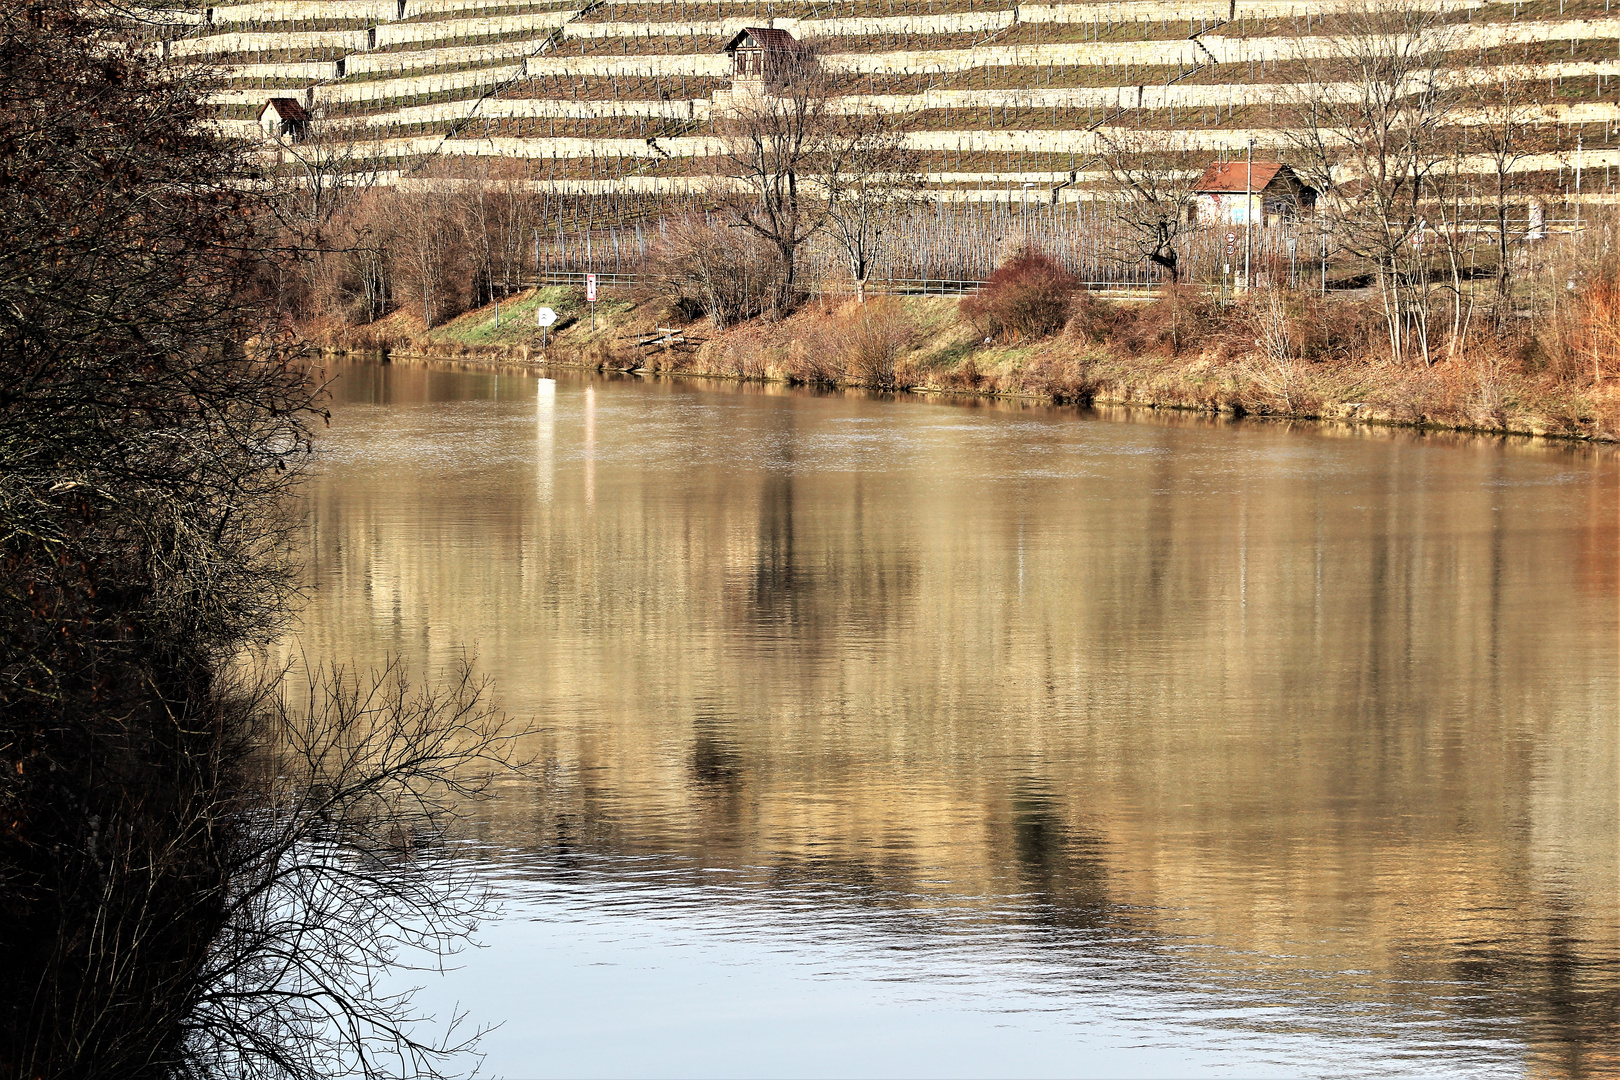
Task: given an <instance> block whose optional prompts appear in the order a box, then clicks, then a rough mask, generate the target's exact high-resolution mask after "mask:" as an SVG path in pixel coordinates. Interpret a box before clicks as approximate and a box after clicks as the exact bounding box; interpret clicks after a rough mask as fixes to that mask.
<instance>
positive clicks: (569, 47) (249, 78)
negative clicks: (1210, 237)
mask: <svg viewBox="0 0 1620 1080" xmlns="http://www.w3.org/2000/svg"><path fill="white" fill-rule="evenodd" d="M1357 2H1358V0H1318V2H1315V3H1302V2H1299V0H1095V2H1081V3H1040V4H1015V3H1009V2H1007V0H844V2H828V3H816V2H813V0H791V2H782V3H774V2H771V0H704V2H686V0H646V2H639V0H612V2H599V3H588V2H585V0H572V2H549V0H548V2H534V3H491V2H490V0H257V2H250V3H238V4H229V5H220V6H215V7H205V6H203V5H202V4H201V2H200V0H195V2H193V3H191V4H190V5H189V6H171V7H165V8H161V9H155V10H150V11H148V12H147V13H146V15H145V21H144V23H143V25H142V26H141V30H140V32H141V33H142V34H143V35H144V36H145V37H146V39H147V45H148V47H149V48H150V49H151V50H152V52H153V54H154V55H157V56H163V57H167V58H169V60H170V61H171V62H182V63H200V64H207V65H211V66H213V67H215V68H217V69H218V70H219V72H220V73H221V76H222V79H221V83H220V86H219V88H218V90H217V91H216V92H215V94H214V98H213V100H214V102H215V104H217V106H218V107H219V116H220V123H221V124H223V125H224V126H226V127H227V128H228V129H231V130H233V131H237V132H240V133H241V134H243V135H244V136H247V137H250V138H255V139H259V140H261V141H262V142H263V143H264V145H265V149H264V156H265V158H266V159H267V161H268V162H269V163H270V164H271V166H272V168H276V169H280V170H283V171H284V172H286V173H288V174H291V175H293V176H294V177H297V176H299V175H300V174H302V173H306V172H309V171H310V170H311V169H316V170H319V171H322V172H323V173H325V174H336V173H343V174H346V175H348V176H349V177H351V178H352V179H354V180H355V181H356V182H357V183H363V184H364V185H366V186H372V185H376V184H382V185H390V184H398V183H406V184H410V183H414V182H417V181H418V180H421V179H422V178H425V177H427V176H428V175H429V174H432V175H433V176H443V175H445V174H446V172H447V171H451V172H453V171H456V170H458V169H459V170H462V171H466V170H470V169H476V170H483V173H482V174H483V175H488V174H489V173H488V170H489V169H491V168H494V169H496V170H497V171H498V172H499V173H500V174H501V175H502V176H508V177H517V178H519V179H521V181H522V183H523V184H524V186H525V187H526V189H527V190H529V191H530V192H532V193H547V194H549V195H554V196H558V197H560V198H575V199H587V200H590V199H602V198H604V197H606V196H609V195H622V196H625V197H626V200H627V201H624V202H623V205H625V206H631V205H633V206H635V207H637V208H638V209H637V210H635V212H634V214H632V215H631V216H629V217H625V216H623V214H620V213H617V212H615V213H613V214H607V213H599V212H598V211H599V210H600V208H587V209H586V211H585V212H584V215H583V220H584V221H586V222H589V223H590V224H589V225H588V226H587V227H588V228H595V227H598V223H601V224H600V227H603V228H608V229H616V228H633V227H635V224H634V223H635V221H637V220H645V219H646V218H649V217H656V216H658V214H659V213H660V212H661V211H660V210H659V209H658V206H659V199H660V197H662V198H664V199H665V200H666V201H668V200H674V201H676V202H678V203H682V204H683V205H690V204H694V203H701V202H702V200H703V193H704V192H705V191H709V190H713V188H712V183H711V178H712V177H713V175H714V174H715V173H716V171H717V164H716V163H717V155H718V154H719V153H720V151H721V149H722V146H721V139H720V134H719V132H718V130H717V126H716V121H717V117H719V116H721V115H722V110H723V106H722V107H717V104H716V95H717V94H720V95H721V98H722V99H723V98H724V96H725V92H726V91H727V90H728V89H729V88H730V86H731V78H730V61H729V59H728V57H727V56H726V55H725V54H724V52H723V47H724V45H725V43H726V42H727V41H728V40H729V39H730V38H731V36H732V35H734V34H735V33H736V32H737V31H739V30H740V29H742V28H744V27H750V26H762V27H772V28H776V29H782V30H787V31H789V32H790V33H791V34H793V35H794V37H795V38H796V39H798V40H801V41H803V40H814V41H816V42H818V49H819V53H820V56H821V60H820V63H821V65H822V68H823V70H824V71H826V72H828V73H829V75H830V77H831V78H832V79H833V80H834V81H835V84H836V90H837V97H836V98H835V99H834V101H833V104H832V108H833V110H834V111H845V112H850V113H859V112H862V111H871V112H880V113H884V114H886V115H890V116H896V117H901V118H902V122H903V125H904V128H905V130H906V136H905V137H906V140H907V141H908V142H909V145H910V146H911V147H912V148H914V149H915V150H916V151H918V153H919V157H918V159H917V160H918V162H919V164H920V167H921V169H922V170H923V172H924V179H925V182H926V187H927V188H928V189H929V190H930V192H931V193H932V196H933V197H934V200H935V202H936V203H937V204H940V205H943V206H956V207H961V206H963V205H966V204H975V203H988V204H1003V205H1007V206H1009V207H1018V208H1026V209H1028V208H1033V206H1034V205H1036V204H1038V205H1042V206H1046V207H1052V206H1054V205H1055V204H1069V203H1085V202H1090V201H1093V200H1095V199H1096V198H1098V197H1099V196H1101V195H1104V194H1106V192H1105V190H1104V189H1105V188H1106V187H1107V185H1104V184H1102V183H1101V180H1102V178H1103V173H1102V171H1100V169H1099V167H1098V164H1097V163H1098V158H1099V155H1100V154H1102V153H1104V152H1105V151H1106V150H1107V149H1108V148H1109V147H1110V146H1114V145H1117V143H1118V141H1119V140H1121V139H1124V138H1127V137H1140V135H1141V133H1143V132H1150V133H1157V135H1155V136H1154V137H1155V138H1161V139H1163V140H1169V141H1170V142H1172V143H1173V144H1174V148H1175V153H1176V154H1178V155H1179V156H1180V157H1179V159H1180V163H1181V167H1182V168H1183V169H1184V170H1185V172H1186V173H1188V174H1190V175H1196V173H1197V172H1198V171H1199V170H1201V169H1202V168H1204V166H1205V165H1207V164H1208V163H1209V162H1211V161H1219V160H1230V159H1237V158H1239V157H1242V156H1243V155H1245V154H1247V153H1249V152H1250V147H1251V146H1252V147H1253V154H1254V155H1255V158H1256V159H1257V160H1282V161H1286V160H1289V158H1290V155H1291V154H1293V153H1294V152H1295V150H1296V149H1297V144H1296V140H1295V138H1294V137H1292V136H1291V135H1290V132H1297V131H1298V129H1299V127H1300V125H1301V124H1302V122H1303V121H1302V117H1301V108H1302V101H1301V97H1300V93H1299V89H1298V88H1299V86H1300V85H1301V83H1303V82H1306V81H1308V80H1310V79H1311V78H1312V77H1313V76H1315V75H1317V74H1319V70H1320V68H1321V66H1322V65H1324V64H1333V63H1340V62H1342V61H1343V60H1344V59H1345V56H1344V53H1345V51H1346V49H1347V46H1346V44H1345V38H1344V36H1343V33H1344V27H1345V25H1346V20H1347V19H1348V18H1349V17H1350V16H1349V14H1348V13H1349V12H1351V11H1352V10H1354V5H1355V4H1356V3H1357ZM1403 2H1408V3H1411V4H1414V5H1416V6H1418V7H1420V8H1422V10H1424V11H1426V12H1430V13H1433V14H1434V15H1435V16H1437V17H1436V18H1435V19H1434V20H1433V21H1432V24H1431V25H1432V27H1434V30H1433V32H1436V33H1441V34H1443V35H1445V49H1446V50H1447V51H1448V53H1449V57H1450V61H1449V63H1448V70H1447V71H1446V73H1445V78H1446V79H1447V80H1450V81H1451V82H1452V83H1454V84H1466V85H1470V86H1472V85H1478V86H1493V85H1499V84H1500V85H1502V86H1506V85H1507V84H1509V83H1513V84H1515V85H1524V86H1532V87H1534V88H1535V89H1536V99H1537V101H1538V102H1539V104H1538V106H1537V112H1536V115H1535V119H1534V121H1533V122H1531V123H1530V124H1529V125H1528V127H1529V128H1530V129H1531V130H1530V131H1529V133H1528V136H1527V137H1526V138H1522V139H1521V140H1520V142H1521V143H1522V145H1521V146H1520V148H1519V152H1516V153H1515V154H1514V156H1513V160H1512V161H1511V162H1510V163H1508V166H1507V167H1508V168H1509V169H1510V170H1511V171H1513V172H1514V173H1515V175H1516V177H1517V178H1518V179H1517V180H1516V181H1515V183H1516V190H1517V191H1518V192H1519V193H1520V195H1521V196H1522V195H1523V193H1525V192H1534V193H1535V197H1536V201H1538V202H1540V203H1543V204H1544V205H1545V207H1546V210H1545V213H1546V214H1547V216H1548V218H1549V219H1551V220H1556V219H1558V218H1559V217H1560V216H1563V217H1568V216H1570V215H1571V214H1572V213H1573V204H1572V200H1573V199H1574V197H1575V193H1576V189H1577V187H1579V191H1580V196H1581V198H1582V199H1583V200H1584V201H1585V202H1587V203H1601V202H1605V201H1608V200H1609V199H1610V198H1611V197H1612V194H1613V190H1614V185H1615V183H1616V181H1617V180H1620V176H1617V172H1620V170H1617V169H1616V166H1617V165H1620V107H1617V105H1616V93H1617V90H1620V11H1617V12H1611V11H1610V8H1609V0H1533V2H1529V3H1515V2H1513V0H1403ZM1330 89H1331V88H1330ZM1346 92H1354V88H1351V87H1347V88H1346ZM272 98H292V99H294V100H295V101H297V102H299V103H300V104H301V105H302V106H303V107H304V108H305V109H307V110H308V113H309V115H310V117H311V118H312V119H311V120H310V122H309V124H308V127H307V129H306V132H305V134H306V136H307V137H305V138H304V139H302V140H301V141H300V142H297V143H294V142H293V141H291V140H276V139H271V138H268V137H266V136H265V135H264V133H263V132H262V131H261V129H260V128H259V126H258V121H257V119H256V118H257V117H258V115H259V113H260V111H261V110H262V109H263V108H264V107H265V104H266V103H267V102H268V101H269V100H270V99H272ZM1489 121H1490V116H1489V115H1487V113H1486V112H1481V111H1480V110H1473V111H1472V112H1471V111H1470V110H1469V109H1453V110H1451V111H1450V112H1449V113H1448V115H1447V117H1446V120H1445V123H1447V124H1451V125H1458V126H1463V127H1466V126H1468V125H1470V124H1482V123H1488V122H1489ZM1521 126H1522V125H1521ZM1476 157H1477V156H1476ZM1487 164H1488V163H1484V162H1481V161H1479V160H1473V161H1470V162H1468V163H1465V167H1466V168H1468V169H1471V170H1474V171H1475V172H1477V173H1478V174H1479V188H1480V193H1481V194H1480V195H1479V197H1478V198H1473V199H1472V201H1474V202H1478V203H1483V202H1484V201H1485V195H1486V194H1487V189H1488V188H1489V180H1490V173H1491V172H1492V170H1491V168H1488V167H1487ZM1577 176H1579V177H1580V179H1579V180H1577ZM1116 188H1117V185H1116ZM616 205H617V204H616ZM666 209H667V207H666ZM1539 212H1540V211H1539V210H1538V213H1539ZM1513 213H1514V214H1516V215H1517V216H1518V217H1519V218H1520V219H1524V218H1526V217H1527V215H1528V214H1529V213H1530V211H1529V209H1528V205H1527V203H1526V202H1525V200H1524V198H1523V197H1520V198H1519V200H1518V202H1517V203H1516V205H1515V207H1514V210H1513ZM1075 214H1077V215H1079V216H1078V217H1077V218H1076V219H1075V220H1076V221H1079V220H1081V219H1084V218H1085V215H1086V214H1087V211H1085V210H1076V211H1075ZM576 216H578V215H576ZM936 216H937V215H936ZM970 216H971V215H970ZM1479 216H1481V217H1483V216H1486V210H1485V208H1484V207H1483V206H1481V207H1480V210H1479ZM962 220H963V221H964V222H966V221H967V220H968V219H967V218H963V219H962ZM986 220H990V219H986ZM940 228H941V230H944V227H943V226H941V227H940ZM1043 228H1044V226H1043ZM917 229H920V230H922V232H926V231H927V229H926V228H925V227H924V226H917ZM964 229H965V232H964V233H963V235H975V236H976V235H979V234H980V233H985V234H986V235H989V233H987V232H986V230H984V229H979V228H978V227H977V226H973V227H966V226H964ZM944 231H948V230H944ZM944 231H942V232H941V238H940V239H938V244H941V245H944V248H947V249H949V250H951V251H961V252H963V253H964V254H963V255H962V258H961V259H960V260H959V263H960V265H958V266H957V267H956V273H955V275H954V276H957V277H967V276H972V275H982V274H983V273H985V272H987V269H986V268H987V266H988V265H989V264H990V263H989V261H990V260H993V258H994V251H993V250H985V245H982V244H977V245H975V244H965V243H962V242H957V241H954V240H949V239H948V238H946V237H945V236H944ZM959 231H960V230H959ZM919 235H920V234H919ZM559 242H561V241H559ZM636 242H637V244H640V245H644V243H645V238H644V237H641V236H638V239H637V241H636ZM612 243H613V244H614V245H615V249H616V250H620V251H622V250H624V246H625V244H626V243H628V241H626V240H624V238H622V237H618V236H616V235H615V236H614V238H613V241H612ZM1316 243H1317V241H1315V240H1314V239H1313V240H1310V241H1309V244H1310V245H1316ZM564 246H566V244H565V245H564ZM576 246H578V245H576ZM535 247H536V251H535V253H534V263H535V268H536V269H538V268H539V266H540V265H541V264H543V263H546V262H547V260H548V256H547V255H546V254H545V253H544V252H542V251H540V250H539V248H540V244H539V243H538V241H537V242H536V245H535ZM990 247H991V248H993V247H994V245H990ZM1191 254H1192V253H1191V252H1189V255H1191ZM886 258H887V259H888V262H887V263H886V264H885V266H886V271H887V272H888V273H891V274H893V275H896V276H919V277H920V276H925V275H926V274H927V273H930V272H939V271H941V269H942V268H941V266H940V263H941V260H940V259H938V258H936V257H935V256H934V255H929V256H926V257H924V256H920V255H919V256H917V257H916V258H913V259H911V260H910V261H909V262H905V265H901V262H897V261H895V260H896V259H898V258H899V256H886ZM564 261H566V260H564ZM902 261H903V262H904V261H905V260H902ZM1219 261H1220V260H1219V258H1218V257H1217V255H1216V253H1214V251H1213V249H1211V252H1210V254H1209V256H1208V258H1207V259H1206V260H1205V262H1207V263H1208V264H1209V265H1214V263H1216V262H1219ZM1100 267H1101V264H1100V263H1098V264H1094V265H1092V266H1090V267H1089V268H1088V270H1087V276H1088V277H1095V276H1097V275H1098V274H1103V275H1105V276H1107V274H1108V271H1107V270H1106V268H1100ZM1133 273H1134V271H1133ZM1325 273H1326V271H1325V270H1324V274H1325Z"/></svg>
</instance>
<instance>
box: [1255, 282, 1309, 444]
mask: <svg viewBox="0 0 1620 1080" xmlns="http://www.w3.org/2000/svg"><path fill="white" fill-rule="evenodd" d="M1250 310H1251V316H1250V322H1251V325H1252V327H1253V329H1254V335H1255V336H1254V350H1253V352H1252V353H1251V354H1250V358H1249V360H1248V362H1247V363H1246V364H1245V365H1244V373H1245V375H1246V376H1247V377H1248V381H1249V382H1250V384H1251V385H1253V386H1254V387H1256V388H1257V389H1258V390H1259V392H1260V394H1261V396H1262V403H1261V404H1262V408H1260V409H1254V410H1252V411H1272V410H1273V409H1276V408H1280V409H1281V411H1283V412H1285V413H1294V412H1297V411H1298V409H1299V405H1300V392H1301V389H1302V387H1301V382H1302V378H1303V373H1302V369H1301V361H1300V358H1299V353H1298V349H1297V347H1296V344H1295V342H1294V341H1293V340H1292V336H1291V329H1292V328H1291V326H1290V324H1289V318H1288V312H1287V309H1286V308H1285V306H1284V303H1283V295H1282V293H1281V291H1279V290H1277V289H1267V290H1265V293H1264V296H1263V297H1262V298H1260V299H1259V300H1258V302H1254V303H1251V305H1250Z"/></svg>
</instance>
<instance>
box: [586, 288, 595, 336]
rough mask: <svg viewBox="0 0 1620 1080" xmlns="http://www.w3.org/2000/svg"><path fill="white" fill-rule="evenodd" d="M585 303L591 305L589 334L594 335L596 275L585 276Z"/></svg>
mask: <svg viewBox="0 0 1620 1080" xmlns="http://www.w3.org/2000/svg"><path fill="white" fill-rule="evenodd" d="M585 302H586V303H587V304H589V305H591V333H593V334H594V333H596V275H595V274H586V275H585Z"/></svg>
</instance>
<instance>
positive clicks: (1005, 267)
mask: <svg viewBox="0 0 1620 1080" xmlns="http://www.w3.org/2000/svg"><path fill="white" fill-rule="evenodd" d="M1078 284H1079V282H1078V281H1077V280H1076V279H1075V276H1074V275H1073V274H1071V273H1069V272H1068V271H1067V270H1065V269H1063V267H1061V266H1059V265H1058V264H1057V262H1056V261H1054V260H1053V259H1052V258H1051V257H1049V256H1047V255H1045V254H1042V253H1041V251H1039V250H1038V249H1036V248H1025V249H1024V250H1023V251H1021V252H1019V253H1018V254H1016V255H1014V256H1013V257H1012V258H1010V259H1008V260H1007V261H1006V262H1005V263H1003V264H1002V265H1001V266H1000V267H998V268H997V269H996V271H995V273H993V274H991V275H990V280H989V281H987V282H985V284H984V287H983V288H981V289H980V290H979V291H978V292H976V293H974V294H972V295H971V296H965V297H963V298H962V303H961V311H962V314H963V315H964V316H966V317H967V318H968V319H970V320H971V321H972V322H973V325H974V326H975V327H977V328H978V329H980V330H983V331H984V332H985V333H987V334H993V335H1000V336H1001V337H1002V339H1003V340H1006V341H1030V340H1034V339H1036V338H1042V337H1046V336H1047V335H1048V334H1053V333H1056V332H1057V331H1059V330H1061V329H1063V324H1064V323H1066V322H1067V321H1068V318H1069V307H1070V304H1071V302H1072V301H1073V298H1074V291H1075V288H1076V286H1077V285H1078Z"/></svg>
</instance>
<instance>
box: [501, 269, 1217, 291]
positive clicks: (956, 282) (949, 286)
mask: <svg viewBox="0 0 1620 1080" xmlns="http://www.w3.org/2000/svg"><path fill="white" fill-rule="evenodd" d="M588 272H594V273H595V274H596V286H597V288H599V289H610V288H618V287H623V286H628V285H633V284H635V283H636V282H637V281H640V280H642V278H643V275H641V274H622V273H607V272H605V271H585V270H543V271H541V272H540V274H539V276H538V277H537V278H534V279H531V280H529V281H525V282H522V283H521V285H522V287H524V288H532V287H533V286H534V285H536V284H539V285H576V286H580V287H582V288H583V287H584V285H585V275H586V274H587V273H588ZM1161 284H1162V283H1160V282H1152V281H1082V282H1080V287H1081V288H1083V289H1085V290H1086V291H1088V292H1095V293H1102V294H1104V295H1111V296H1125V297H1148V296H1152V295H1154V294H1156V293H1157V292H1158V290H1159V287H1160V285H1161ZM983 286H984V282H983V281H977V280H973V279H971V278H883V279H879V280H874V281H868V282H867V283H866V291H867V292H868V293H872V294H880V295H881V294H888V295H895V296H966V295H967V294H968V293H972V292H977V291H978V290H979V289H981V288H983ZM1212 287H1216V288H1218V286H1212ZM807 288H810V289H812V290H819V291H820V292H824V293H826V292H837V293H844V292H848V293H854V291H855V286H854V284H853V283H851V282H848V281H839V282H831V283H829V282H809V283H807Z"/></svg>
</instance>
